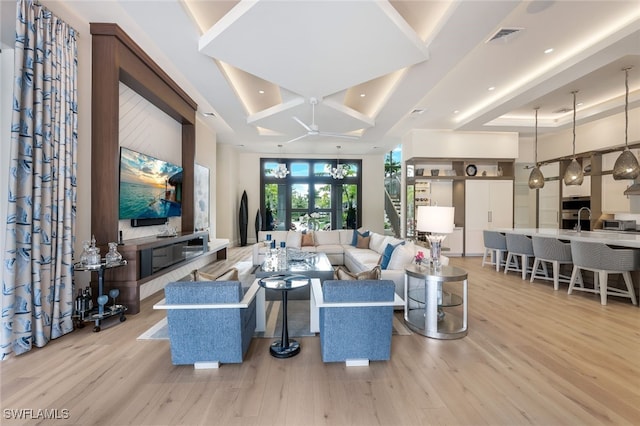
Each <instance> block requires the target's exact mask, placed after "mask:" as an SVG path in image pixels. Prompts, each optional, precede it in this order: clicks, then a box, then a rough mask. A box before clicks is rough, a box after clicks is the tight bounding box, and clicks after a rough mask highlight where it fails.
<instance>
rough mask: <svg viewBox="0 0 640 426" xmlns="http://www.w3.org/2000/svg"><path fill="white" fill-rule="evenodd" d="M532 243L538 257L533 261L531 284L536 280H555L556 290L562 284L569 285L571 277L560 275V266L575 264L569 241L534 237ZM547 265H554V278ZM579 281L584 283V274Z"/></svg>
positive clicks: (580, 275)
mask: <svg viewBox="0 0 640 426" xmlns="http://www.w3.org/2000/svg"><path fill="white" fill-rule="evenodd" d="M531 242H532V244H533V254H534V255H535V256H536V259H535V260H534V261H533V272H532V273H531V282H533V280H534V279H542V280H550V279H553V289H554V290H558V288H559V286H560V282H563V283H567V284H569V283H570V281H571V277H570V276H568V275H564V274H561V273H560V265H571V264H573V260H572V257H571V244H570V243H569V241H562V240H558V239H557V238H553V237H540V236H537V235H534V236H533V237H532V239H531ZM547 263H551V265H552V268H553V277H549V272H548V271H547ZM540 266H542V270H541V271H540V270H539V267H540ZM578 279H579V280H580V283H582V274H579V275H578Z"/></svg>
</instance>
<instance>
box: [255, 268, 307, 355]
mask: <svg viewBox="0 0 640 426" xmlns="http://www.w3.org/2000/svg"><path fill="white" fill-rule="evenodd" d="M309 281H310V280H309V278H307V277H305V276H304V275H272V276H270V277H267V278H262V279H260V280H258V284H259V285H260V287H263V288H265V289H271V290H278V291H280V292H282V338H281V339H280V340H276V341H275V342H273V343H272V344H271V348H270V349H269V350H270V352H271V355H272V356H274V357H276V358H291V357H292V356H295V355H298V353H300V343H298V342H297V341H296V340H293V339H289V325H288V323H287V299H288V294H289V291H291V290H295V289H296V288H301V287H304V286H306V285H309Z"/></svg>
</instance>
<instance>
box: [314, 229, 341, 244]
mask: <svg viewBox="0 0 640 426" xmlns="http://www.w3.org/2000/svg"><path fill="white" fill-rule="evenodd" d="M315 237H316V245H318V246H326V245H336V246H337V245H340V233H339V232H338V231H317V232H316V233H315Z"/></svg>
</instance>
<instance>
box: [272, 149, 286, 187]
mask: <svg viewBox="0 0 640 426" xmlns="http://www.w3.org/2000/svg"><path fill="white" fill-rule="evenodd" d="M278 148H280V150H281V151H282V145H278ZM288 174H289V170H288V169H287V165H286V164H285V163H279V164H278V167H277V168H276V169H275V170H274V171H273V177H274V178H277V179H284V178H286V177H287V175H288Z"/></svg>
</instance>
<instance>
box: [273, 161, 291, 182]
mask: <svg viewBox="0 0 640 426" xmlns="http://www.w3.org/2000/svg"><path fill="white" fill-rule="evenodd" d="M288 174H289V170H287V165H286V164H284V163H280V164H278V167H277V168H276V169H275V170H274V171H273V177H275V178H278V179H284V178H286V177H287V175H288Z"/></svg>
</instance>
